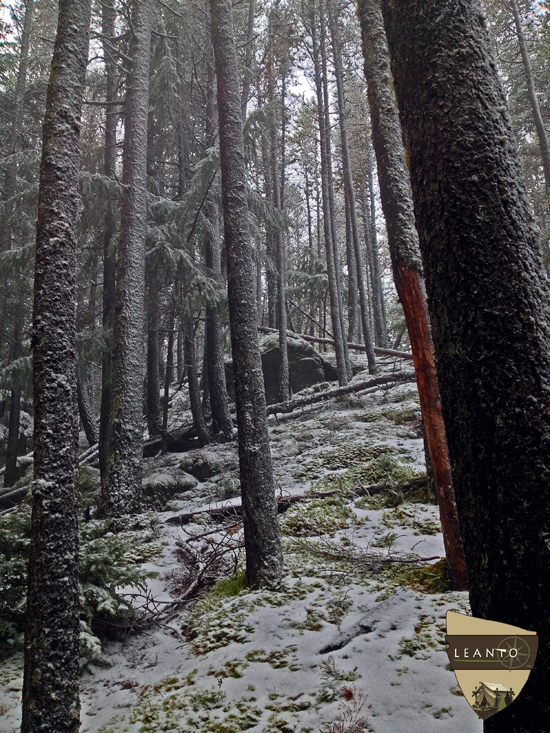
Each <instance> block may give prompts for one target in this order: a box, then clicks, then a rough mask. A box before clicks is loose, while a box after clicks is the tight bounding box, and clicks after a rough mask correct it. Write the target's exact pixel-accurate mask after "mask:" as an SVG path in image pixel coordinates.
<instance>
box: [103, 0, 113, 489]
mask: <svg viewBox="0 0 550 733" xmlns="http://www.w3.org/2000/svg"><path fill="white" fill-rule="evenodd" d="M101 30H102V34H103V35H104V36H105V37H106V38H113V36H114V35H115V10H114V7H113V0H106V1H105V2H104V3H102V5H101ZM103 62H104V65H105V101H106V102H108V103H109V104H108V105H107V108H106V110H105V152H104V164H103V173H104V175H105V176H108V177H109V178H114V176H115V175H116V158H117V156H116V142H117V136H116V127H117V108H116V107H115V106H114V105H113V104H111V103H112V102H114V101H115V99H116V93H117V82H116V65H115V62H114V59H113V57H112V53H111V51H110V49H109V45H108V42H106V41H104V42H103ZM104 227H105V228H104V230H103V316H102V325H103V332H104V338H105V350H104V352H103V357H102V360H101V408H100V417H99V469H100V471H101V480H102V481H104V480H105V472H106V469H107V456H108V455H109V446H108V436H109V416H110V413H111V382H112V351H113V342H112V337H113V319H114V311H115V272H116V242H115V234H116V220H115V205H114V201H112V200H108V201H105V219H104Z"/></svg>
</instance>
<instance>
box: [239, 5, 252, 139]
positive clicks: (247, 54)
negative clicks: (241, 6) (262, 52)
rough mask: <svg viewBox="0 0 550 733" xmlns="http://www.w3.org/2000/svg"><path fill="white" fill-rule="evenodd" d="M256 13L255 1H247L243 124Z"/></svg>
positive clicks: (242, 100)
mask: <svg viewBox="0 0 550 733" xmlns="http://www.w3.org/2000/svg"><path fill="white" fill-rule="evenodd" d="M255 13H256V0H248V26H247V30H246V50H245V52H244V79H243V93H242V97H241V109H242V115H243V124H244V123H245V121H246V108H247V107H248V97H249V96H250V82H251V80H252V62H253V60H254V16H255Z"/></svg>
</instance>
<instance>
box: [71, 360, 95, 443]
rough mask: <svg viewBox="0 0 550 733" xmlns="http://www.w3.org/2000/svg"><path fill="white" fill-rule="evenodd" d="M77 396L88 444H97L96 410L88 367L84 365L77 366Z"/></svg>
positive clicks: (79, 412)
mask: <svg viewBox="0 0 550 733" xmlns="http://www.w3.org/2000/svg"><path fill="white" fill-rule="evenodd" d="M76 396H77V400H78V414H79V415H80V422H81V423H82V427H83V428H84V432H85V434H86V440H87V441H88V445H90V446H92V445H95V444H96V443H97V429H96V424H95V420H94V412H93V409H92V405H91V402H90V397H89V395H88V380H87V379H86V369H85V368H82V365H79V366H77V370H76Z"/></svg>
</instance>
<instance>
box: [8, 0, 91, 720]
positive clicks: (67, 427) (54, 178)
mask: <svg viewBox="0 0 550 733" xmlns="http://www.w3.org/2000/svg"><path fill="white" fill-rule="evenodd" d="M89 21H90V2H89V0H61V2H60V6H59V20H58V28H57V36H56V40H55V46H54V52H53V58H52V66H51V73H50V81H49V85H48V94H47V100H46V113H45V117H44V127H43V138H42V161H41V165H40V187H39V194H38V221H37V233H36V269H35V291H34V316H33V326H34V336H33V370H34V371H33V384H34V484H33V507H32V524H31V548H30V559H29V573H28V593H27V626H26V630H25V672H24V681H23V719H22V724H21V730H22V733H39V732H40V733H47V732H48V733H49V732H50V731H56V733H78V730H79V727H80V719H79V718H80V700H79V694H78V657H79V632H80V621H79V592H78V520H77V505H76V473H77V465H78V453H77V451H78V413H77V405H76V351H75V332H76V250H77V241H76V232H75V230H76V219H77V212H78V204H79V197H78V172H79V165H80V149H79V135H80V115H81V108H82V97H83V94H84V79H85V73H86V60H87V55H88V26H89Z"/></svg>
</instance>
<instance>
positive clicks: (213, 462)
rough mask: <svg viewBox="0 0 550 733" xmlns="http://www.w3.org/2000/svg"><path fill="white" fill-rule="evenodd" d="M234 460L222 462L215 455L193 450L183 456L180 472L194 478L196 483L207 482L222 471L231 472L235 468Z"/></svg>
mask: <svg viewBox="0 0 550 733" xmlns="http://www.w3.org/2000/svg"><path fill="white" fill-rule="evenodd" d="M236 463H237V461H236V459H235V460H231V461H230V462H229V464H228V461H227V460H222V459H221V458H220V457H219V456H217V455H216V454H215V453H211V452H210V451H206V450H193V451H189V453H188V454H187V455H186V456H185V458H184V459H183V460H182V461H181V463H180V466H179V467H180V470H182V471H185V472H186V473H188V474H191V476H194V477H195V478H196V479H198V481H201V482H202V481H207V480H208V479H210V478H212V477H213V476H216V475H217V474H219V473H221V472H222V471H224V472H225V471H228V470H232V469H233V468H235V467H236Z"/></svg>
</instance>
